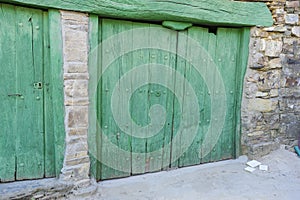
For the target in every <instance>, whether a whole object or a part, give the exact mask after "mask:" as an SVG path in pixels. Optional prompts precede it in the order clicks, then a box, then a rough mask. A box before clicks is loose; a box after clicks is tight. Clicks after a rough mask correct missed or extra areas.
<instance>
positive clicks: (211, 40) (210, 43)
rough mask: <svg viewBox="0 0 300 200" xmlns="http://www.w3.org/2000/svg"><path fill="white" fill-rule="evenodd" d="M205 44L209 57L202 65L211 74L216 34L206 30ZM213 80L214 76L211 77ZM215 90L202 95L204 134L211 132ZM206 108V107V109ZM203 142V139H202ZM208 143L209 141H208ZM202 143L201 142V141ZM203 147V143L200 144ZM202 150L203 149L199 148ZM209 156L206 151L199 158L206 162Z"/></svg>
mask: <svg viewBox="0 0 300 200" xmlns="http://www.w3.org/2000/svg"><path fill="white" fill-rule="evenodd" d="M205 46H207V53H208V54H209V55H210V57H208V58H207V60H205V63H206V64H204V66H205V68H206V70H205V71H206V72H207V73H210V74H213V73H215V72H211V69H210V66H211V62H214V61H215V51H216V50H215V47H216V35H214V33H208V32H207V44H206V45H205ZM211 78H212V79H213V80H214V77H211ZM213 92H215V91H214V88H212V90H211V91H207V92H206V93H205V94H204V95H205V96H204V99H205V105H204V107H205V109H204V117H203V120H201V121H203V124H202V127H203V133H204V134H206V135H207V134H208V135H212V134H213V129H212V130H211V131H209V126H210V123H211V120H212V119H211V118H212V116H211V114H212V113H211V94H212V93H213ZM206 99H207V100H206ZM206 108H207V109H206ZM202 142H203V141H202ZM209 143H210V142H209ZM202 144H203V143H202ZM209 146H210V150H211V151H212V150H213V147H212V146H211V144H209ZM202 147H203V145H202ZM201 151H202V152H203V151H204V150H203V149H202V150H201ZM211 157H212V152H210V153H208V154H207V155H206V156H204V157H203V158H202V160H201V162H202V163H206V162H210V161H211Z"/></svg>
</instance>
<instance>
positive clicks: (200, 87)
mask: <svg viewBox="0 0 300 200" xmlns="http://www.w3.org/2000/svg"><path fill="white" fill-rule="evenodd" d="M186 36H188V38H190V39H187V38H186ZM206 36H207V29H206V28H201V27H192V28H190V29H188V31H187V32H186V33H185V35H182V34H179V38H178V42H179V43H185V44H186V57H188V58H190V57H193V56H192V55H195V53H196V54H198V56H197V58H198V59H197V60H194V61H193V63H191V62H190V61H189V60H185V62H184V65H185V78H186V80H187V81H188V82H189V84H191V86H192V87H193V89H194V92H195V94H196V96H197V104H198V106H199V108H200V112H199V113H198V115H199V116H200V120H199V121H198V122H197V123H198V126H199V128H198V130H197V134H196V135H195V138H194V139H193V142H192V144H191V145H190V147H189V148H188V150H187V151H186V153H185V154H184V156H181V157H180V160H179V167H185V166H191V165H196V164H200V160H201V152H200V149H201V148H200V146H201V143H202V141H203V140H204V136H205V135H204V134H205V133H204V132H203V130H202V127H201V123H200V122H201V120H202V119H203V111H204V110H205V109H206V108H205V107H204V102H205V101H209V99H204V93H207V86H206V84H205V82H204V80H203V77H202V76H203V75H204V74H200V73H199V71H198V70H196V68H195V67H203V62H204V61H203V58H206V56H204V55H203V54H204V52H203V51H204V47H203V46H202V45H203V44H201V45H200V42H202V43H203V41H206V39H205V37H206ZM194 43H197V44H198V45H200V47H201V49H199V50H197V49H195V48H194V47H195V44H194ZM179 63H180V62H179ZM194 63H195V64H194ZM195 65H198V66H195ZM203 72H204V73H205V70H203V71H202V73H203ZM184 87H185V91H186V90H187V87H188V86H187V85H185V86H184ZM186 95H187V94H186ZM188 105H191V106H192V103H189V104H188ZM185 110H189V109H188V108H185V109H183V112H185ZM194 117H196V116H190V119H191V120H192V119H193V118H194ZM193 126H197V124H194V125H193ZM188 128H192V127H188ZM182 142H184V141H182Z"/></svg>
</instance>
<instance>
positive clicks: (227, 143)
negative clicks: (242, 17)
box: [214, 28, 241, 161]
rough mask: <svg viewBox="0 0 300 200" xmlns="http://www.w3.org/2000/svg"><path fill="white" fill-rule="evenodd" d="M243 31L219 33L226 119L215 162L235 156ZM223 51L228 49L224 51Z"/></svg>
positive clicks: (230, 30) (228, 29) (223, 31)
mask: <svg viewBox="0 0 300 200" xmlns="http://www.w3.org/2000/svg"><path fill="white" fill-rule="evenodd" d="M240 35H241V29H230V28H226V29H225V28H219V29H218V33H217V46H216V49H217V53H216V54H217V56H216V57H217V62H218V65H219V67H220V68H219V70H220V73H221V74H222V77H223V81H224V83H225V85H226V97H227V98H226V105H227V111H226V119H225V123H224V127H223V132H222V135H221V137H220V139H219V141H218V143H217V144H216V157H215V158H214V160H216V161H217V160H224V159H230V158H233V156H234V142H233V139H234V133H235V131H236V130H235V126H236V125H235V123H236V121H235V110H236V105H235V104H236V88H235V87H236V78H235V77H236V76H237V75H236V73H237V72H236V70H237V65H236V60H237V54H238V52H239V51H240V50H239V45H240V41H239V40H237V39H236V38H240ZM222 49H228V51H223V50H222Z"/></svg>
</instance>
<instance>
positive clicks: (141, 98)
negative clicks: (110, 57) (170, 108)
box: [130, 23, 150, 175]
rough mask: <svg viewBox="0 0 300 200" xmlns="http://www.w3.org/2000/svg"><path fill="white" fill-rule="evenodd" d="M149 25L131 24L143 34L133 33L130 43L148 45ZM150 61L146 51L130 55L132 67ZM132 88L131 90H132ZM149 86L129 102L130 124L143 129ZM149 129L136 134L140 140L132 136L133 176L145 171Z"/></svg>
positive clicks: (135, 78) (147, 105)
mask: <svg viewBox="0 0 300 200" xmlns="http://www.w3.org/2000/svg"><path fill="white" fill-rule="evenodd" d="M149 26H150V25H149V24H146V23H132V28H133V29H136V28H143V29H142V30H143V34H138V33H136V32H135V31H133V33H132V43H133V45H138V44H141V43H146V44H149V35H150V32H149ZM149 61H150V53H149V50H147V49H141V50H138V51H136V52H133V53H132V61H131V62H132V64H131V65H132V67H137V66H140V65H143V64H148V63H149ZM144 78H145V82H148V81H149V76H148V73H146V75H145V76H144ZM137 80H139V77H138V76H135V77H133V79H132V81H131V82H132V83H131V84H132V85H134V84H135V83H136V81H137ZM132 89H133V88H131V90H132ZM148 91H149V85H144V86H143V87H142V88H139V89H138V90H136V91H134V92H133V96H132V98H131V101H130V114H131V117H132V123H136V124H137V125H138V126H139V127H145V126H148V125H149V117H148V114H149V100H148ZM131 131H132V132H134V133H137V132H138V131H139V130H137V128H135V127H133V129H132V130H131ZM148 131H149V129H146V130H145V132H143V133H142V132H139V133H138V134H139V135H140V136H141V138H137V137H134V136H132V140H131V152H132V155H131V165H132V166H131V168H132V169H131V171H132V172H131V173H132V174H133V175H136V174H143V173H145V172H146V170H147V160H146V159H147V158H146V152H147V139H146V138H147V135H148Z"/></svg>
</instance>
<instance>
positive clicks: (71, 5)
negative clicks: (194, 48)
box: [0, 0, 273, 26]
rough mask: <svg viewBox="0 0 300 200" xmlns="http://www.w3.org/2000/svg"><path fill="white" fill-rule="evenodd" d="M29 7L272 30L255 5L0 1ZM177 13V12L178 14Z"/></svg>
mask: <svg viewBox="0 0 300 200" xmlns="http://www.w3.org/2000/svg"><path fill="white" fill-rule="evenodd" d="M0 2H9V3H16V4H25V5H29V6H40V7H43V8H56V9H65V10H74V11H81V12H89V13H93V14H98V15H101V16H105V17H114V18H122V19H132V20H137V19H138V20H149V21H165V20H170V21H173V20H174V19H176V21H182V22H189V23H194V24H210V25H231V26H254V25H259V26H271V25H272V24H273V19H272V16H271V13H270V11H269V9H268V8H267V6H266V5H265V4H263V3H257V2H234V1H229V0H213V1H207V0H197V1H187V2H184V3H183V2H182V1H181V0H171V1H156V0H126V1H125V0H98V1H92V0H85V1H81V0H73V1H67V0H52V1H48V0H1V1H0ZM179 11H180V12H179Z"/></svg>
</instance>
